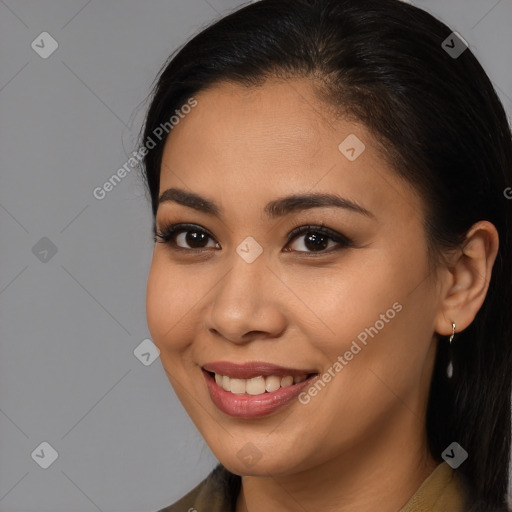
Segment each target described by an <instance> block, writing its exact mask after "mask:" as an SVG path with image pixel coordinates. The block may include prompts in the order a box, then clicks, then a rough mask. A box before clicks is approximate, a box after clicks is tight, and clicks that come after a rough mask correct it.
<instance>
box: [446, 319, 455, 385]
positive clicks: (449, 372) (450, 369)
mask: <svg viewBox="0 0 512 512" xmlns="http://www.w3.org/2000/svg"><path fill="white" fill-rule="evenodd" d="M454 336H455V324H454V323H452V335H451V336H450V347H451V346H452V341H453V337H454ZM446 375H447V376H448V378H449V379H451V378H452V375H453V363H452V358H451V357H450V362H449V363H448V367H447V368H446Z"/></svg>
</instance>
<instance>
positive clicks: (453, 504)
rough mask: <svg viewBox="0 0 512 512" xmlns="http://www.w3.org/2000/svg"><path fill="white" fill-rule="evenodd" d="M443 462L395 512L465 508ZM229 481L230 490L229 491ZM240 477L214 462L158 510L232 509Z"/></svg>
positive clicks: (460, 482) (461, 486) (457, 481)
mask: <svg viewBox="0 0 512 512" xmlns="http://www.w3.org/2000/svg"><path fill="white" fill-rule="evenodd" d="M465 482H466V481H465V479H464V478H463V476H462V475H459V474H458V473H457V472H456V471H454V470H453V469H452V468H451V467H450V466H449V465H448V463H446V462H443V463H441V464H439V465H438V466H437V467H436V469H435V470H434V471H433V472H432V473H431V474H430V476H429V477H428V478H427V479H426V480H425V481H424V482H423V483H422V484H421V486H420V487H419V489H418V490H417V491H416V492H415V493H414V495H413V496H411V498H410V499H409V501H408V502H407V503H406V504H405V505H404V506H403V507H402V508H401V509H400V510H399V511H398V512H466V511H467V510H468V509H469V507H468V503H467V496H468V487H467V484H466V483H465ZM230 484H232V485H233V486H234V490H233V491H234V492H233V491H230V487H231V486H230ZM240 485H241V477H239V476H238V475H234V474H233V473H230V472H229V471H228V470H227V469H226V468H224V467H223V466H222V465H220V464H219V465H218V466H217V467H216V468H215V469H214V470H213V471H212V472H211V473H210V474H209V475H208V476H207V477H206V478H205V479H204V480H203V481H202V482H201V483H200V484H199V485H197V486H196V487H195V488H194V489H192V490H191V491H190V492H189V493H188V494H186V495H185V496H184V497H183V498H181V499H180V500H179V501H177V502H176V503H174V504H173V505H170V506H169V507H166V508H164V509H161V510H159V511H158V512H195V511H197V512H235V504H236V500H237V497H238V493H239V491H240Z"/></svg>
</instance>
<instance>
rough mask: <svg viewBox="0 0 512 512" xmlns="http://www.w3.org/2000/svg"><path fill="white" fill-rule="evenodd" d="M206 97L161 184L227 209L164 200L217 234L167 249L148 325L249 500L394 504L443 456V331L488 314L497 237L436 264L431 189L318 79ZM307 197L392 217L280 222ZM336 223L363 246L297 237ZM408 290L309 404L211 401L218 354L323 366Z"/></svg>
mask: <svg viewBox="0 0 512 512" xmlns="http://www.w3.org/2000/svg"><path fill="white" fill-rule="evenodd" d="M195 97H196V99H197V101H198V105H197V107H195V108H194V109H193V110H192V112H191V113H190V114H188V115H187V117H186V118H185V119H184V120H182V121H181V122H180V123H179V124H178V125H177V126H175V127H174V129H173V131H172V132H171V134H170V136H169V138H168V140H167V142H166V146H165V151H164V155H163V160H162V169H161V184H160V193H162V192H163V191H164V190H166V189H168V188H170V187H176V188H180V189H184V190H186V191H189V192H190V191H192V192H195V193H197V194H200V195H201V196H204V197H206V198H208V199H210V200H213V201H215V202H216V203H217V204H218V206H219V208H220V209H221V212H222V214H221V217H220V218H218V217H216V216H213V215H209V214H206V213H203V212H199V211H196V210H194V209H191V208H188V207H185V206H183V205H179V204H176V203H174V202H165V203H162V204H161V205H160V207H159V209H158V212H157V217H156V221H157V229H162V228H163V226H164V225H165V224H170V223H182V222H183V223H184V222H186V223H192V224H196V225H198V226H199V227H201V228H203V229H205V230H207V231H208V232H209V233H211V234H212V236H213V238H211V239H208V242H207V247H206V249H203V250H202V251H201V250H199V249H194V248H193V247H191V246H190V245H188V244H187V242H186V240H185V234H186V233H185V234H183V233H182V234H178V235H177V237H175V241H176V242H177V243H178V244H179V245H181V247H182V248H183V250H182V251H179V250H173V248H172V246H171V245H170V244H164V243H156V244H155V250H154V256H153V261H152V265H151V269H150V274H149V278H148V286H147V320H148V326H149V329H150V332H151V335H152V338H153V340H154V342H155V344H156V345H157V346H158V348H159V349H160V351H161V352H160V357H161V361H162V364H163V367H164V369H165V371H166V373H167V375H168V378H169V381H170V382H171V384H172V386H173V387H174V389H175V391H176V393H177V395H178V397H179V399H180V400H181V402H182V404H183V406H184V407H185V409H186V411H187V413H188V414H189V415H190V417H191V419H192V421H193V422H194V424H195V425H196V426H197V428H198V430H199V431H200V433H201V434H202V436H203V437H204V439H205V440H206V442H207V444H208V445H209V447H210V448H211V450H212V451H213V453H214V454H215V456H216V457H217V458H218V459H219V460H220V461H221V462H222V463H223V464H224V465H225V466H226V467H227V468H228V469H229V470H230V471H232V472H234V473H237V474H240V475H242V476H243V478H242V492H241V493H240V496H239V499H238V503H237V512H240V511H244V510H250V511H251V512H259V511H268V510H283V511H296V510H297V511H299V510H300V511H303V510H326V511H349V510H351V511H353V510H358V511H359V512H365V511H374V510H380V511H381V512H387V511H389V512H391V511H393V512H394V511H396V510H398V509H400V508H401V507H402V506H403V505H404V504H405V503H406V502H407V500H408V499H409V498H410V497H411V496H412V495H413V494H414V492H415V491H416V490H417V489H418V487H419V486H420V485H421V483H422V482H423V481H424V480H425V478H426V477H427V476H428V475H429V474H430V473H431V472H432V471H433V469H434V468H435V467H436V465H437V462H436V461H435V458H434V457H433V456H432V454H430V453H429V452H428V449H427V444H426V430H425V410H426V403H427V398H428V389H429V384H430V380H431V375H432V369H433V363H434V357H435V351H436V343H437V339H438V336H437V335H436V333H438V334H441V335H443V336H446V335H449V334H451V332H452V322H455V323H456V325H457V328H456V330H457V332H459V331H461V330H463V329H464V328H465V327H467V326H468V325H469V324H470V323H471V322H472V320H473V318H474V316H475V315H476V313H477V311H478V309H479V308H480V306H481V305H482V303H483V300H484V298H485V294H486V292H487V288H488V284H489V279H490V275H491V270H492V265H493V263H494V260H495V256H496V252H497V249H498V235H497V232H496V230H495V228H494V226H493V225H492V224H490V223H489V222H485V221H482V222H479V223H478V224H475V225H474V226H473V228H472V229H471V230H470V232H469V233H468V238H467V242H466V244H465V245H464V253H462V251H453V252H451V253H450V254H447V255H446V257H447V259H446V264H442V265H440V266H439V267H438V268H437V269H436V271H435V272H434V273H432V272H431V271H430V270H429V265H428V258H427V243H426V238H425V232H424V229H423V220H424V215H425V213H424V212H425V208H424V205H423V203H422V200H421V198H420V197H419V196H418V195H417V194H416V193H415V192H414V190H413V189H412V188H411V187H410V186H409V185H408V184H406V183H405V182H404V181H402V180H401V179H400V178H399V177H398V176H397V175H396V174H395V173H394V172H393V169H391V168H390V167H389V166H388V164H387V163H386V162H385V160H384V159H383V157H382V156H381V154H380V153H379V150H378V147H377V144H376V143H375V141H374V139H373V138H372V136H371V134H370V133H369V132H368V131H367V130H366V129H365V127H364V126H362V125H361V124H357V123H353V122H348V121H347V120H343V119H338V120H336V119H334V118H333V117H332V115H329V116H328V114H327V110H328V109H326V108H325V106H323V105H322V104H321V103H320V102H319V100H318V98H317V96H315V95H314V93H313V89H312V84H311V83H310V82H308V81H306V80H302V79H297V80H287V81H277V80H269V81H267V82H266V83H265V84H264V85H263V86H262V87H258V88H255V87H252V88H246V87H243V86H240V85H233V84H226V83H222V84H217V85H215V86H213V87H211V88H210V89H208V90H204V91H202V92H200V93H199V94H197V95H196V96H195ZM350 134H355V135H356V136H357V137H358V138H359V139H360V140H361V141H363V142H364V144H365V146H366V149H365V150H364V152H363V153H362V154H361V155H360V156H359V157H358V158H357V159H356V160H355V161H349V159H347V158H346V157H345V156H344V155H343V154H342V153H341V152H340V150H339V149H338V145H339V144H340V143H341V142H342V141H343V140H344V139H345V138H346V137H347V136H348V135H350ZM307 192H317V193H336V194H339V195H340V196H343V197H345V198H347V199H350V200H351V201H353V202H356V203H357V204H359V205H361V206H363V207H364V208H366V209H367V210H369V211H370V212H371V213H372V214H373V216H374V217H369V216H365V215H362V214H360V213H357V212H352V211H349V210H346V209H340V208H333V207H322V208H313V209H308V210H302V211H300V210H299V211H295V212H293V213H290V214H288V215H286V216H284V217H281V218H276V219H269V218H267V217H266V216H265V214H264V210H263V208H264V206H265V205H266V203H267V202H269V201H271V200H274V199H277V198H279V197H282V196H286V195H289V194H293V193H307ZM320 224H324V225H325V226H326V227H328V228H330V229H332V230H334V231H336V232H338V233H341V234H342V235H345V236H346V237H348V238H349V239H351V240H353V245H351V246H349V247H343V246H340V245H339V244H338V243H336V242H334V241H329V242H328V243H329V246H328V247H327V248H325V249H323V250H320V251H316V252H315V251H314V247H312V245H311V244H309V245H308V244H307V243H306V242H307V235H306V234H305V233H303V234H301V235H299V236H298V237H296V238H294V239H292V240H291V241H290V242H289V243H288V242H287V235H288V234H289V233H290V232H291V231H292V229H293V228H295V227H297V226H303V225H314V226H318V225H320ZM312 231H314V229H312ZM248 236H251V237H253V238H254V239H255V240H256V241H257V242H258V243H259V244H260V245H261V247H262V248H263V253H262V254H261V255H260V256H259V257H258V258H257V259H256V260H255V261H254V262H252V263H250V264H249V263H247V262H246V261H244V260H243V259H242V258H241V257H240V256H239V254H238V253H237V252H236V248H237V246H238V245H239V244H240V243H241V242H242V241H243V240H244V239H245V238H246V237H248ZM195 247H197V246H195ZM219 247H220V248H219ZM336 247H338V250H333V249H331V248H336ZM187 248H188V251H187ZM395 302H398V303H399V304H400V305H401V306H402V309H401V311H400V312H397V313H396V315H395V317H394V318H393V319H391V320H389V322H386V323H385V326H384V327H383V328H382V329H380V330H379V332H378V334H377V335H375V336H374V337H373V338H371V337H368V343H367V345H366V346H363V347H362V350H361V351H360V352H359V353H358V354H357V355H355V356H354V358H353V359H352V360H351V361H350V362H349V363H348V364H347V365H346V366H345V367H344V368H343V370H342V371H340V372H339V373H337V374H336V377H335V378H333V379H332V380H331V382H329V383H328V384H327V385H326V386H325V388H324V389H322V390H321V391H320V392H319V393H318V395H317V396H315V397H312V398H311V401H310V402H309V403H308V404H307V405H303V404H301V403H300V402H299V401H297V400H294V401H293V402H292V403H291V404H289V405H288V406H287V407H285V408H284V409H281V410H278V411H276V412H274V413H273V414H271V415H269V416H266V417H262V418H257V419H250V420H247V419H237V418H233V417H231V416H228V415H226V414H224V413H223V412H221V411H220V410H219V409H217V408H216V406H215V405H214V404H213V402H212V401H211V399H210V396H209V393H208V390H207V388H206V385H205V382H204V379H203V375H202V371H201V368H200V367H201V366H202V365H204V364H206V363H208V362H213V361H220V360H224V361H226V360H227V361H232V362H235V363H242V362H246V361H254V360H258V361H266V362H270V363H274V364H278V365H282V366H287V367H291V368H308V369H309V368H311V369H314V370H315V371H317V372H318V373H320V374H321V373H322V372H325V371H327V370H328V368H330V367H332V366H333V364H334V362H335V361H336V360H337V358H338V356H339V355H343V354H344V353H345V352H346V351H347V350H349V348H350V346H351V343H352V341H353V340H355V339H356V338H357V335H358V334H359V333H361V332H362V331H364V330H365V328H369V327H370V326H374V325H375V324H376V321H377V320H379V319H380V318H381V317H380V315H381V314H384V313H385V312H386V311H387V310H388V309H389V308H391V307H392V305H393V304H394V303H395ZM456 341H457V337H456V336H455V340H454V343H456ZM440 342H443V343H445V342H447V341H446V340H445V339H443V340H441V341H440ZM247 443H252V445H254V446H255V447H256V449H257V451H258V453H259V455H260V456H261V458H260V459H259V460H258V462H257V463H256V464H255V465H252V466H251V467H248V465H247V463H246V462H244V460H243V459H242V458H241V457H239V456H237V452H238V451H239V450H241V449H242V448H244V446H246V444H247ZM439 455H440V454H435V456H436V457H439ZM383 498H385V499H383Z"/></svg>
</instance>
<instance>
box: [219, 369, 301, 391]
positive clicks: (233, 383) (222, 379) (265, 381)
mask: <svg viewBox="0 0 512 512" xmlns="http://www.w3.org/2000/svg"><path fill="white" fill-rule="evenodd" d="M307 378H308V376H307V375H299V376H297V377H293V376H292V375H286V376H285V377H279V376H277V375H269V376H268V377H263V376H259V377H253V378H252V379H234V378H230V377H228V376H227V375H219V374H218V373H216V374H215V382H216V383H217V384H218V385H219V386H220V387H221V388H223V389H224V390H226V391H230V392H231V393H234V394H235V395H243V394H248V395H262V394H263V393H265V392H268V393H271V392H272V391H277V390H278V389H279V388H285V387H288V386H291V385H293V384H297V383H299V382H303V381H305V380H306V379H307Z"/></svg>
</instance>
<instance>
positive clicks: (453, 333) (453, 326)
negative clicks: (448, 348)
mask: <svg viewBox="0 0 512 512" xmlns="http://www.w3.org/2000/svg"><path fill="white" fill-rule="evenodd" d="M454 336H455V324H454V323H452V335H451V336H450V345H451V344H452V341H453V337H454Z"/></svg>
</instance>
